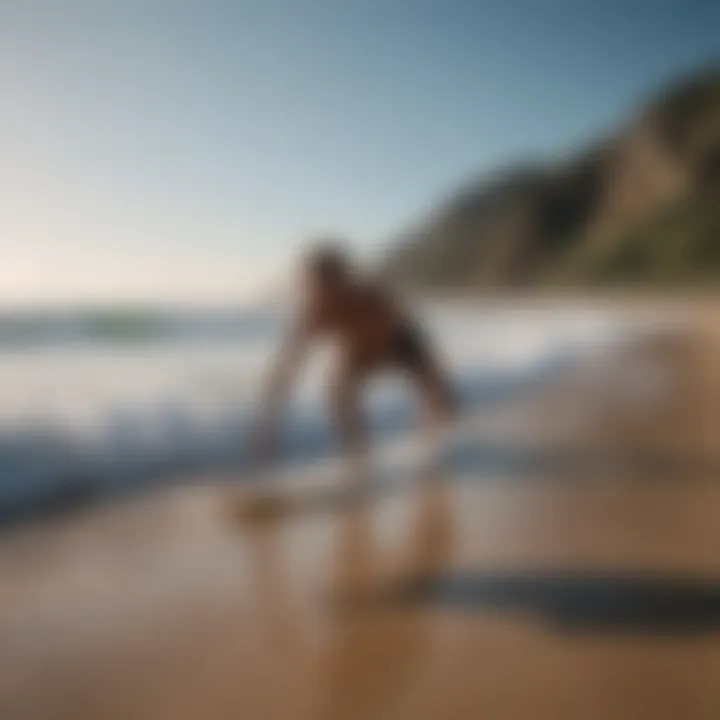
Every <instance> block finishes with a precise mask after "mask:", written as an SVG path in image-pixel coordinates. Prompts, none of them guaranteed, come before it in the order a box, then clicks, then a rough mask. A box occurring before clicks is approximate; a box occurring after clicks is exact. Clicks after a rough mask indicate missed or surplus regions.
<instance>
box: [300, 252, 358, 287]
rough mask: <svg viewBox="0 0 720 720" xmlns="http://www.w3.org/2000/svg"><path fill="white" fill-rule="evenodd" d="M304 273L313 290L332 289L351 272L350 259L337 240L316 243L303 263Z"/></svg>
mask: <svg viewBox="0 0 720 720" xmlns="http://www.w3.org/2000/svg"><path fill="white" fill-rule="evenodd" d="M303 270H304V275H305V279H306V281H307V283H308V284H309V286H310V288H311V289H312V290H315V291H325V290H330V291H332V290H334V289H336V288H338V287H341V286H342V285H344V284H345V282H347V280H348V279H349V277H350V273H351V264H350V260H349V258H348V256H347V254H346V253H345V251H344V250H343V249H342V247H341V245H340V243H339V242H337V241H332V242H324V243H321V244H318V245H316V246H315V247H314V248H313V249H312V250H310V252H309V253H308V254H307V256H306V258H305V261H304V264H303Z"/></svg>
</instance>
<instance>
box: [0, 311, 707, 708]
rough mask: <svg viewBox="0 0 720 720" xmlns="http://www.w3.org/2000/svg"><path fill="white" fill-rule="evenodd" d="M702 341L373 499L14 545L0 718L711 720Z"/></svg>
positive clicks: (224, 514) (188, 511) (165, 505)
mask: <svg viewBox="0 0 720 720" xmlns="http://www.w3.org/2000/svg"><path fill="white" fill-rule="evenodd" d="M702 319H703V322H702V324H698V326H697V327H695V326H694V327H689V328H688V329H687V330H686V331H685V332H683V333H680V334H677V335H674V336H671V337H663V338H656V339H652V340H649V341H647V342H646V343H644V344H643V345H642V346H641V347H635V348H632V349H628V350H626V351H623V352H621V353H618V354H617V355H615V356H614V357H610V358H608V357H605V358H598V359H597V361H595V362H591V363H588V364H587V365H586V366H584V367H582V368H579V369H578V370H577V371H573V372H572V373H571V374H570V375H569V376H567V377H564V378H563V379H562V381H561V382H560V383H559V384H556V385H554V386H552V387H548V388H546V389H545V390H543V391H542V392H541V393H537V394H535V395H534V396H533V397H532V398H526V399H522V400H518V401H513V402H512V403H510V404H508V405H507V406H503V407H497V408H494V409H493V410H492V411H489V412H487V413H486V414H484V415H483V416H482V417H480V418H479V419H478V421H477V423H476V426H475V427H474V428H473V429H472V437H473V438H474V440H473V442H472V443H471V444H470V445H469V446H468V447H467V448H466V452H465V453H464V455H463V457H462V462H461V463H460V464H459V465H457V466H456V467H455V469H454V470H453V471H447V472H445V473H444V474H435V475H434V476H429V477H426V478H420V477H418V478H415V480H414V481H413V482H410V483H408V484H404V485H402V486H401V487H398V488H395V489H394V490H392V491H390V490H391V488H388V489H387V491H382V490H380V489H375V490H374V491H372V492H368V493H365V494H363V493H358V492H350V491H346V490H344V489H342V488H341V489H339V490H337V491H336V492H335V494H334V495H330V496H328V494H327V491H326V490H322V491H319V490H318V489H314V488H312V487H309V488H302V490H301V491H298V490H296V491H295V494H294V495H293V497H294V498H295V502H296V506H295V507H294V510H293V512H290V513H285V514H282V513H281V514H280V516H278V517H273V516H272V514H271V515H270V516H269V517H266V518H264V519H262V518H255V519H254V520H253V518H250V517H247V516H246V515H245V514H243V513H242V512H238V510H239V508H240V507H241V504H240V502H241V499H240V496H239V494H238V493H237V492H236V491H235V490H232V489H229V488H228V487H226V486H225V487H223V486H215V487H213V486H204V487H202V488H197V489H188V488H185V489H176V490H172V491H167V492H164V493H162V494H158V495H156V496H154V497H151V498H146V499H143V500H138V501H132V502H128V503H126V504H123V505H118V506H114V507H105V508H101V509H96V510H92V511H86V512H83V514H82V515H78V516H76V517H74V518H69V519H64V520H60V519H58V520H54V521H52V522H46V523H44V524H43V525H42V526H37V527H30V526H28V527H25V528H19V529H15V530H13V531H12V532H11V533H8V534H6V535H5V536H3V537H2V538H0V568H1V570H0V718H3V720H5V719H7V720H16V719H17V720H34V719H35V718H37V719H39V720H45V719H49V718H58V719H60V718H61V719H63V720H65V719H67V720H83V719H84V718H92V719H94V720H104V719H106V718H108V719H109V718H123V719H127V718H133V719H136V720H140V719H144V718H171V719H173V720H174V719H178V720H179V719H181V718H182V719H185V718H188V719H189V718H193V719H195V718H203V719H206V718H207V719H214V718H258V719H262V720H264V719H265V718H278V719H281V718H288V719H293V720H295V719H298V720H300V719H305V718H307V719H315V718H318V719H323V720H325V719H326V720H340V719H342V720H345V719H352V718H372V719H373V720H375V719H376V718H377V719H380V718H398V719H400V720H401V719H403V718H413V719H425V718H427V719H428V720H431V719H432V720H434V719H436V718H468V719H469V718H478V717H488V718H493V719H495V718H509V719H512V720H521V719H522V718H533V719H534V720H539V719H544V718H548V720H550V719H552V720H562V719H563V718H582V719H583V720H592V719H593V718H603V719H605V718H608V719H613V720H618V719H624V718H628V720H629V719H633V720H637V719H638V718H640V719H642V718H652V719H653V720H661V719H662V718H673V719H675V718H708V719H709V718H716V717H718V716H720V685H719V684H718V683H717V678H718V673H720V522H719V521H718V518H720V482H718V481H719V480H720V442H718V440H719V437H718V436H719V435H720V369H719V368H718V362H717V359H718V357H720V352H719V351H720V323H719V324H718V325H717V326H713V323H712V322H711V320H712V318H711V317H710V316H708V315H707V314H705V315H703V316H702ZM328 497H331V498H332V502H328ZM298 498H302V502H297V499H298Z"/></svg>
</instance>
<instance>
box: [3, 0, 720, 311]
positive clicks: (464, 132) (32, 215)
mask: <svg viewBox="0 0 720 720" xmlns="http://www.w3.org/2000/svg"><path fill="white" fill-rule="evenodd" d="M718 28H720V3H718V2H716V1H715V0H687V1H686V2H680V0H675V1H674V2H670V1H668V0H605V2H599V1H598V0H504V1H503V2H500V1H497V2H490V1H489V0H232V1H231V0H44V1H43V0H0V53H1V54H2V62H0V91H1V92H2V103H0V154H1V155H2V158H3V163H2V166H1V167H0V189H1V190H2V192H3V196H4V197H3V202H2V205H1V207H0V242H2V248H3V262H2V263H1V264H0V301H2V300H5V301H8V300H13V301H17V300H20V301H22V300H31V301H34V300H47V299H71V300H76V299H79V300H85V299H91V300H97V299H133V298H137V299H148V298H149V299H166V300H184V301H195V300H197V301H203V302H204V301H208V300H210V301H216V300H227V299H233V298H240V297H243V296H246V295H247V294H250V293H252V292H255V291H256V290H257V288H261V287H263V286H264V285H265V284H266V283H267V282H269V281H270V280H274V279H275V278H277V277H279V276H281V275H282V273H283V272H284V271H285V270H286V268H287V266H288V264H289V263H290V262H291V261H292V259H293V256H294V252H295V251H296V249H297V248H298V247H299V246H300V245H301V243H302V242H303V241H304V240H305V239H307V238H308V237H312V236H313V235H314V234H316V233H324V232H335V233H343V234H345V235H347V236H348V237H349V238H351V239H352V241H353V242H354V243H355V244H356V246H357V247H358V249H359V250H360V251H361V252H362V253H364V254H372V253H373V252H375V251H376V250H377V248H379V247H380V246H381V245H382V244H383V243H385V242H386V241H387V240H388V239H389V238H390V237H392V235H393V234H394V233H395V232H397V231H399V230H402V229H403V228H404V227H405V226H406V224H407V223H408V222H412V221H415V220H417V219H418V218H419V217H421V216H422V214H423V212H425V211H427V210H428V209H429V208H430V207H432V204H433V203H435V202H437V201H439V200H441V199H442V198H443V197H444V196H445V195H446V194H447V193H449V192H451V191H452V190H453V189H454V188H456V187H457V185H458V184H459V183H461V182H462V181H464V180H465V179H467V178H468V177H470V176H475V175H478V174H482V173H484V172H488V171H490V170H492V169H493V168H495V167H497V166H498V165H503V164H505V163H510V162H513V161H515V160H521V159H525V158H527V157H536V156H540V157H543V156H553V155H555V154H557V153H559V152H564V151H566V150H568V149H572V148H573V147H576V146H578V145H580V144H582V143H583V142H584V141H586V140H588V139H591V138H593V137H595V136H596V135H597V134H598V133H602V132H604V131H609V130H611V129H612V128H613V127H614V126H615V125H616V124H617V123H618V122H620V121H621V120H622V119H623V118H624V117H626V116H627V114H628V113H629V112H630V111H631V110H632V108H633V106H634V105H635V103H637V102H638V101H640V100H641V99H642V98H644V97H645V96H646V95H647V93H648V92H651V91H653V90H654V89H656V88H657V87H658V86H659V85H662V84H663V82H665V81H666V80H668V79H671V78H673V77H675V76H677V75H678V74H679V73H683V72H684V71H687V70H689V69H692V68H693V67H696V66H697V65H699V64H702V63H704V62H707V61H708V60H709V59H710V58H712V57H718V56H720V32H718Z"/></svg>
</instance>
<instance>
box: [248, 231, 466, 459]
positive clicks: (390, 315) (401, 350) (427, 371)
mask: <svg viewBox="0 0 720 720" xmlns="http://www.w3.org/2000/svg"><path fill="white" fill-rule="evenodd" d="M301 280H302V284H303V288H304V295H305V300H304V304H303V305H302V309H301V310H300V312H299V313H298V316H297V318H296V320H295V322H294V323H293V326H292V327H291V330H290V332H289V333H288V335H287V337H286V338H285V342H284V344H283V346H282V348H281V350H280V353H279V356H278V358H277V361H276V363H275V364H274V365H273V366H272V367H271V369H270V373H269V378H268V379H267V384H266V386H265V391H264V394H263V396H262V398H261V408H260V414H259V418H258V424H257V427H256V432H255V436H254V440H255V443H254V448H255V452H256V453H257V456H258V457H259V458H260V459H263V460H267V459H268V457H269V456H270V455H271V454H272V453H273V451H274V449H275V442H276V428H277V423H278V420H279V415H280V413H281V412H282V409H283V405H284V402H285V400H286V398H287V395H288V392H289V390H290V387H291V384H292V382H293V380H294V378H295V374H296V371H297V370H298V368H299V367H300V364H301V361H302V359H303V358H304V356H305V354H306V353H307V351H308V349H309V348H310V347H311V346H312V344H313V343H314V342H315V341H317V340H319V339H322V338H327V339H331V340H334V341H335V343H336V345H337V350H338V356H337V363H336V364H335V367H334V372H333V373H332V375H331V377H329V378H328V390H329V395H330V404H331V411H332V416H333V419H334V421H335V423H336V425H337V430H338V434H339V439H340V441H341V444H342V448H343V450H344V451H345V452H347V453H351V454H352V455H353V456H356V457H359V458H361V457H363V456H364V455H365V452H366V450H367V429H366V423H365V420H364V418H363V415H362V412H361V403H360V400H361V394H362V392H363V389H364V387H365V383H366V382H367V380H368V379H369V378H371V377H372V376H373V375H374V374H376V373H378V372H381V371H385V370H388V369H395V370H398V371H400V372H401V373H404V374H405V375H407V376H408V377H409V378H410V379H411V380H412V381H413V384H414V386H415V388H416V389H417V391H418V393H419V394H420V396H421V398H422V400H423V404H424V408H425V416H426V425H427V427H428V428H430V429H432V428H438V427H441V426H442V425H443V424H444V422H445V421H447V420H449V419H450V418H451V417H452V416H453V415H454V412H455V400H454V397H453V393H452V390H451V387H450V383H449V381H448V378H447V377H446V375H445V374H444V372H443V371H442V370H441V369H440V366H439V364H438V362H437V359H436V358H435V356H434V355H433V353H432V351H431V349H430V347H429V345H428V342H427V340H426V338H425V337H424V335H423V334H422V333H421V331H420V329H419V328H418V326H417V324H416V323H415V322H414V321H413V320H412V319H411V318H409V317H408V315H407V314H406V313H405V311H404V310H403V309H402V308H401V307H400V306H399V305H398V303H397V302H396V300H395V299H394V298H393V297H391V295H390V293H388V292H387V289H386V288H384V287H382V285H381V284H379V283H377V282H375V281H373V280H372V279H370V278H365V277H362V276H361V274H360V273H359V272H357V271H356V268H355V267H354V266H353V264H352V263H351V262H350V261H349V259H348V257H347V256H346V254H345V253H344V251H343V250H342V248H341V246H340V245H339V244H335V243H328V244H323V245H321V246H319V247H317V248H315V249H314V250H312V251H311V252H310V253H308V255H307V257H306V258H305V259H304V261H303V263H302V267H301Z"/></svg>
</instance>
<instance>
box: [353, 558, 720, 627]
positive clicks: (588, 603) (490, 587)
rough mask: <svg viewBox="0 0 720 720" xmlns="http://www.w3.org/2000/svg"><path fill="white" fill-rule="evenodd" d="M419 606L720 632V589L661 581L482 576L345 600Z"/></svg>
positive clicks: (418, 581) (586, 575)
mask: <svg viewBox="0 0 720 720" xmlns="http://www.w3.org/2000/svg"><path fill="white" fill-rule="evenodd" d="M416 605H419V606H431V607H444V608H449V609H454V610H459V611H466V612H478V613H479V612H487V611H488V610H490V611H492V610H495V611H503V612H511V613H521V614H529V615H534V616H538V617H539V618H540V619H542V620H543V621H545V622H547V623H550V625H551V626H552V627H553V628H554V629H556V630H562V631H580V632H626V633H639V634H648V633H673V634H683V633H690V634H693V633H706V632H718V631H720V582H710V581H707V580H700V579H692V578H691V577H682V576H680V577H672V576H665V575H661V574H642V573H635V574H630V573H613V572H609V571H608V572H591V571H584V570H582V571H581V570H579V571H567V570H509V571H492V572H482V571H478V572H467V573H460V574H451V575H442V574H441V575H436V576H426V577H420V578H415V579H411V580H405V581H399V582H398V583H397V584H395V585H388V586H386V587H383V588H379V589H376V590H373V591H369V592H368V593H366V594H364V595H363V594H356V595H355V596H348V597H345V598H340V607H349V608H370V607H383V606H384V607H388V606H395V607H409V606H416Z"/></svg>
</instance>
